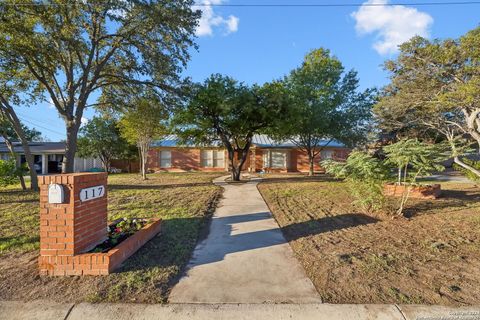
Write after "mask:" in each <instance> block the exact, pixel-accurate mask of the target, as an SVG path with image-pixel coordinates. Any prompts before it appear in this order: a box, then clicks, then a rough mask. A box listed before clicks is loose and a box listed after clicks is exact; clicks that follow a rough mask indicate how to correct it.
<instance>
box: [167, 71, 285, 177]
mask: <svg viewBox="0 0 480 320" xmlns="http://www.w3.org/2000/svg"><path fill="white" fill-rule="evenodd" d="M193 91H194V92H193V94H192V97H191V99H190V101H189V102H188V103H187V104H185V105H184V106H183V108H182V109H181V110H177V112H176V114H175V118H174V124H175V126H176V132H177V133H178V135H179V136H180V137H181V138H182V140H183V141H185V142H186V141H193V142H195V143H197V144H201V145H202V144H203V145H208V144H212V143H215V142H220V143H221V144H222V145H223V146H224V147H225V149H227V153H228V159H229V163H230V170H231V174H232V180H234V181H239V180H240V174H241V171H242V168H243V165H244V164H245V161H246V160H247V157H248V154H249V150H250V146H251V144H252V138H253V136H254V134H256V133H259V132H261V131H262V130H266V129H267V128H268V127H269V126H271V125H272V124H273V121H274V119H275V118H280V117H283V116H284V114H285V108H286V106H287V104H286V103H285V101H284V100H283V99H284V97H285V96H286V95H285V92H284V89H283V86H282V85H281V84H279V83H271V84H266V85H264V86H263V87H259V86H253V87H248V86H246V85H245V84H243V83H239V82H237V81H236V80H234V79H232V78H230V77H227V76H222V75H220V74H214V75H212V76H210V77H209V78H208V79H207V80H205V82H204V83H203V84H198V85H196V86H195V88H194V90H193ZM236 155H237V156H238V159H239V160H238V162H237V161H235V156H236Z"/></svg>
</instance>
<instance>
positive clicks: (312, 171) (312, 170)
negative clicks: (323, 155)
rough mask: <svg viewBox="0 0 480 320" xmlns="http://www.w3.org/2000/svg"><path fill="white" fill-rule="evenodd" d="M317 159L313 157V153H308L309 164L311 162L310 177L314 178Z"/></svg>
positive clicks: (310, 151)
mask: <svg viewBox="0 0 480 320" xmlns="http://www.w3.org/2000/svg"><path fill="white" fill-rule="evenodd" d="M314 161H315V157H314V155H313V151H312V150H309V151H308V162H309V169H308V176H309V177H313V176H314V174H315V163H314Z"/></svg>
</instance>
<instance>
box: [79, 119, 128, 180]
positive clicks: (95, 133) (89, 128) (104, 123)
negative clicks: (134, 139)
mask: <svg viewBox="0 0 480 320" xmlns="http://www.w3.org/2000/svg"><path fill="white" fill-rule="evenodd" d="M128 148H129V145H128V143H127V141H126V140H125V139H123V138H122V136H121V135H120V131H119V129H118V127H117V122H116V121H115V120H114V119H113V118H105V117H94V118H92V119H91V120H90V121H89V122H88V123H87V124H86V125H84V126H83V127H82V128H81V129H80V137H79V138H78V155H79V156H80V157H94V158H99V159H100V161H102V164H103V168H104V169H105V171H106V172H110V163H111V161H112V160H113V159H118V158H121V157H122V156H123V155H124V154H125V153H126V152H127V150H128Z"/></svg>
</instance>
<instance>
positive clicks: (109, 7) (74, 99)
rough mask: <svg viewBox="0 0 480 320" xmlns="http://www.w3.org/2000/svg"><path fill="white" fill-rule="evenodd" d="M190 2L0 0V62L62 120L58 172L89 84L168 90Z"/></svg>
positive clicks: (192, 14)
mask: <svg viewBox="0 0 480 320" xmlns="http://www.w3.org/2000/svg"><path fill="white" fill-rule="evenodd" d="M192 4H193V0H154V1H149V0H123V1H108V0H107V1H92V0H87V1H67V0H46V1H45V0H42V1H40V0H25V1H21V2H20V3H18V1H15V0H6V1H2V2H0V59H1V61H2V62H4V63H2V65H3V66H5V67H9V68H17V69H21V70H25V71H26V72H28V73H29V75H30V76H31V77H32V78H33V79H35V80H36V81H38V83H39V84H40V86H41V88H42V90H43V92H44V93H45V99H46V100H47V99H48V100H50V101H51V103H52V104H53V105H54V106H55V108H56V109H57V111H58V112H59V114H60V116H61V117H62V118H63V120H64V121H65V126H66V132H67V139H66V150H65V157H64V161H63V165H62V172H64V173H65V172H72V171H73V169H74V167H73V165H74V163H73V161H74V157H75V153H76V150H77V134H78V130H79V128H80V125H81V119H82V116H83V112H84V110H85V109H86V108H88V107H90V106H94V105H95V104H96V101H95V99H94V97H93V95H92V93H94V92H95V91H97V90H101V89H102V88H105V87H108V86H115V85H122V86H128V85H151V86H155V87H157V88H159V89H161V90H166V91H173V90H174V87H175V86H176V84H177V82H178V81H179V72H180V71H181V69H182V66H185V64H186V62H187V60H188V59H189V47H190V46H192V45H194V43H193V36H194V32H195V28H196V26H197V23H198V18H199V15H200V12H199V11H193V10H192Z"/></svg>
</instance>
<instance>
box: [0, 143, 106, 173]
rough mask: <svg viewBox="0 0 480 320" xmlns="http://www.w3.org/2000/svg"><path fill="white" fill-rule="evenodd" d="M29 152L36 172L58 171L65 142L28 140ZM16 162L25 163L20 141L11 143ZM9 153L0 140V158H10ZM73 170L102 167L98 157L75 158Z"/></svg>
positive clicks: (60, 168) (59, 170)
mask: <svg viewBox="0 0 480 320" xmlns="http://www.w3.org/2000/svg"><path fill="white" fill-rule="evenodd" d="M29 146H30V152H31V153H32V154H33V158H34V168H35V171H37V173H38V174H54V173H60V172H61V170H62V161H63V155H64V154H65V142H29ZM13 149H14V152H15V154H16V157H17V158H16V161H17V163H21V164H23V163H25V162H26V160H25V155H24V152H23V147H22V145H21V143H20V142H14V143H13ZM10 157H11V154H10V150H8V148H7V145H6V144H5V142H1V141H0V160H7V159H10ZM74 166H75V172H82V171H89V170H91V169H93V168H102V163H101V161H100V160H99V159H93V158H88V159H83V158H75V160H74Z"/></svg>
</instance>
